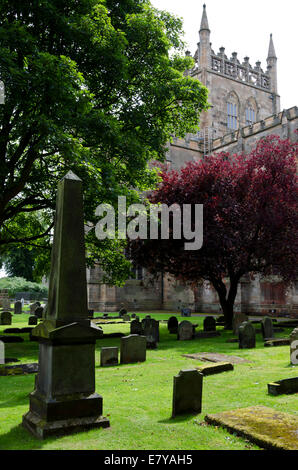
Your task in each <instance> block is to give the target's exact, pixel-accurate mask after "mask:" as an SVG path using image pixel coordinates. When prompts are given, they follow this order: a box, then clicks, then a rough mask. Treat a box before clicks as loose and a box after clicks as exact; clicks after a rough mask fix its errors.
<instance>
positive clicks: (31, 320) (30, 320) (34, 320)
mask: <svg viewBox="0 0 298 470" xmlns="http://www.w3.org/2000/svg"><path fill="white" fill-rule="evenodd" d="M37 323H38V318H37V317H36V316H35V315H30V317H29V318H28V325H30V326H32V325H37Z"/></svg>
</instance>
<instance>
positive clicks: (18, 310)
mask: <svg viewBox="0 0 298 470" xmlns="http://www.w3.org/2000/svg"><path fill="white" fill-rule="evenodd" d="M22 307H23V305H22V302H21V301H20V300H17V301H16V302H15V304H14V314H15V315H20V314H21V313H22Z"/></svg>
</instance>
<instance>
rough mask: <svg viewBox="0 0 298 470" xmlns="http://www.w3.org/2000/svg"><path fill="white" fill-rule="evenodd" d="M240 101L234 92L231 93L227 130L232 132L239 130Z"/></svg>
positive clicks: (228, 100) (228, 101) (228, 99)
mask: <svg viewBox="0 0 298 470" xmlns="http://www.w3.org/2000/svg"><path fill="white" fill-rule="evenodd" d="M238 115H239V100H238V98H237V95H236V94H235V93H234V92H231V93H230V94H229V96H228V98H227V128H228V129H230V130H233V131H234V130H236V129H238V121H239V119H238Z"/></svg>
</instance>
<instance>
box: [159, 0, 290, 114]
mask: <svg viewBox="0 0 298 470" xmlns="http://www.w3.org/2000/svg"><path fill="white" fill-rule="evenodd" d="M151 3H152V5H153V6H154V7H155V8H158V9H159V10H167V11H169V12H171V13H174V14H175V15H176V16H178V17H180V18H182V19H183V23H184V32H185V36H184V40H185V41H186V42H187V45H188V49H189V50H190V51H191V54H192V55H193V54H194V52H195V50H196V47H197V43H198V42H199V33H198V31H199V29H200V23H201V17H202V11H203V4H204V3H205V4H206V11H207V16H208V22H209V28H210V30H211V36H210V38H211V39H210V40H211V43H212V49H214V51H215V53H218V51H219V48H220V47H222V46H223V47H225V48H226V50H225V53H226V55H227V56H228V58H230V57H231V56H232V52H238V59H239V60H240V62H243V58H244V57H245V56H248V57H250V63H251V65H252V66H254V65H255V63H256V62H257V61H258V60H260V61H261V67H262V69H263V70H264V71H265V70H266V68H267V63H266V58H267V55H268V48H269V39H270V33H272V34H273V42H274V47H275V52H276V55H277V58H278V62H277V67H278V75H277V80H278V83H277V85H278V93H279V95H280V96H281V109H288V108H291V107H292V106H298V54H297V46H298V44H297V42H298V41H297V30H298V1H297V0H283V1H281V0H248V1H245V0H205V1H204V0H151Z"/></svg>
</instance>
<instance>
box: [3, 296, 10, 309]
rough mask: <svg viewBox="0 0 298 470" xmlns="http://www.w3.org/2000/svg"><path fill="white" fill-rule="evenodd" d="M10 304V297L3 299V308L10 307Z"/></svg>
mask: <svg viewBox="0 0 298 470" xmlns="http://www.w3.org/2000/svg"><path fill="white" fill-rule="evenodd" d="M10 304H11V302H10V299H6V298H4V299H2V308H3V309H4V310H8V309H10Z"/></svg>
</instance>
